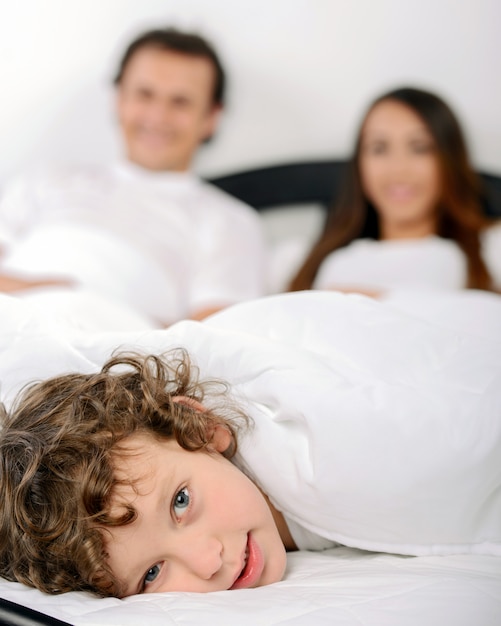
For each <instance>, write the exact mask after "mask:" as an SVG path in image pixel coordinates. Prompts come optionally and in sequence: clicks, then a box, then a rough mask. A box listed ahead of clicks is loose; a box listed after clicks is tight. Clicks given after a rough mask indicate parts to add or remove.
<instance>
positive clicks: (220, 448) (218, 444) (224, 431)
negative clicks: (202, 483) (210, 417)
mask: <svg viewBox="0 0 501 626" xmlns="http://www.w3.org/2000/svg"><path fill="white" fill-rule="evenodd" d="M172 402H177V403H178V404H184V405H185V406H188V407H190V408H192V409H194V410H195V411H199V412H200V413H205V412H206V411H207V409H206V408H205V407H204V405H203V404H201V403H200V402H198V400H194V399H193V398H189V397H188V396H174V397H173V398H172ZM211 428H212V429H213V430H212V437H211V440H210V447H211V448H212V449H214V450H215V451H216V452H220V453H221V454H224V453H225V452H226V451H227V450H230V448H231V447H232V446H233V443H234V442H233V435H232V434H231V431H230V430H229V429H228V428H226V426H224V425H223V424H216V425H215V426H211Z"/></svg>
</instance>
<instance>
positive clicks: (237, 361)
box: [0, 292, 501, 626]
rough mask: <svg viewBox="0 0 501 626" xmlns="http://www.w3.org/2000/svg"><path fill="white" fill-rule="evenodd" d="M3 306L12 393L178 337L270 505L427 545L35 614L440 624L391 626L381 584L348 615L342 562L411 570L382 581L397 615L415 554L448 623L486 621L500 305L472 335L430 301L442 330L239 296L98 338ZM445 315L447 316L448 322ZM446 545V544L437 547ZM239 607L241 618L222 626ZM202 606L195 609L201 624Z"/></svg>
mask: <svg viewBox="0 0 501 626" xmlns="http://www.w3.org/2000/svg"><path fill="white" fill-rule="evenodd" d="M0 304H1V307H0V317H1V323H2V326H1V331H0V332H1V345H0V348H1V352H0V379H1V380H2V397H3V399H4V400H5V401H6V402H7V404H8V403H9V402H10V401H11V400H12V397H13V395H14V393H15V391H16V390H17V389H19V387H20V386H21V385H22V384H23V383H24V382H26V381H28V380H31V379H33V378H37V377H46V376H49V375H53V374H56V373H61V372H66V371H68V370H80V371H93V370H95V369H96V368H97V367H98V366H99V364H100V363H102V362H103V360H104V359H106V358H107V357H108V356H109V354H110V352H111V351H112V350H114V349H116V348H117V347H124V348H127V349H131V348H133V349H141V350H146V351H155V352H161V351H164V350H167V349H169V348H171V347H178V346H183V347H185V348H187V349H188V351H189V352H190V353H191V354H192V356H193V358H194V360H195V362H196V363H197V364H198V366H199V367H200V370H201V375H202V377H204V376H210V377H220V378H223V379H226V380H228V381H229V382H230V383H231V385H232V388H233V390H234V393H235V395H236V396H237V397H238V398H239V399H240V400H241V401H242V402H245V405H246V408H247V410H248V412H249V413H250V415H251V417H252V418H253V420H254V424H255V426H254V429H253V431H252V432H251V434H250V435H248V436H246V437H245V438H244V439H243V441H242V445H241V452H240V457H241V458H240V459H239V462H240V463H242V465H244V466H245V467H246V468H247V469H248V471H249V472H250V473H251V474H252V475H253V476H254V477H255V479H256V480H257V482H258V483H259V484H260V485H261V486H262V487H263V489H264V490H265V491H266V492H268V493H269V494H271V496H272V500H273V501H274V503H275V505H276V506H277V507H278V508H279V509H282V510H283V511H284V512H286V514H287V515H288V516H290V517H291V518H292V519H294V520H295V521H297V522H298V523H300V524H302V525H304V526H306V527H307V528H309V529H311V530H313V531H315V532H318V533H320V534H322V535H324V536H327V537H330V538H332V539H333V540H335V541H338V542H340V543H342V544H344V545H346V546H350V547H351V548H358V549H360V548H361V549H366V550H374V551H382V552H392V553H403V554H416V555H423V556H422V557H420V558H419V559H417V560H415V559H408V558H404V557H397V556H388V555H384V556H377V555H372V554H367V553H359V552H357V550H349V549H347V548H342V549H338V550H332V551H329V552H328V553H319V554H315V555H313V554H312V555H308V553H300V554H298V555H292V556H291V557H290V559H289V566H290V568H292V569H289V570H288V573H287V575H286V579H285V580H284V581H283V582H282V583H279V584H278V585H275V586H272V587H270V588H268V589H261V590H259V589H258V590H250V591H247V592H245V591H243V592H235V591H232V592H223V593H221V594H213V595H212V594H211V595H210V596H207V597H201V596H187V595H186V594H165V595H164V594H159V595H158V596H156V597H154V598H151V597H150V596H145V597H141V598H138V599H135V598H132V599H130V600H129V601H119V600H96V599H90V598H88V596H85V594H69V596H71V598H74V600H73V599H68V600H66V599H65V598H50V599H48V600H45V598H44V602H43V606H44V607H45V608H44V610H46V611H47V612H48V613H50V614H52V615H56V616H59V617H62V618H63V619H64V615H65V614H66V613H65V612H64V611H63V612H61V608H62V607H64V606H66V604H65V603H66V602H69V603H70V607H73V608H71V611H73V612H74V613H75V614H76V615H78V619H77V623H82V624H84V623H85V624H87V623H96V624H97V623H110V624H112V623H113V624H114V623H116V624H128V623H131V624H132V623H139V622H138V621H134V620H133V618H132V617H130V616H131V615H132V616H133V615H136V620H137V615H138V614H137V613H134V610H135V609H134V607H135V606H136V603H140V605H141V608H140V612H141V613H142V614H143V616H145V615H146V613H144V611H145V610H146V607H147V611H148V615H149V617H148V618H147V621H148V623H157V621H155V620H156V619H157V613H158V615H160V614H162V616H163V621H162V623H169V622H168V621H166V619H165V615H164V612H165V611H167V613H168V614H169V618H170V619H171V620H172V621H171V622H170V623H176V624H177V623H179V624H181V623H183V624H184V623H186V624H192V623H211V622H210V620H211V619H212V617H213V618H214V623H218V624H223V623H242V624H244V623H249V624H251V623H253V624H257V623H259V624H261V623H270V624H279V623H288V624H300V623H304V624H310V623H319V624H321V623H334V619H333V617H332V619H331V609H332V610H333V606H334V605H335V606H336V610H335V611H334V613H332V616H334V615H335V617H336V620H337V621H335V623H340V624H345V623H346V624H365V623H367V624H371V625H372V624H378V626H379V624H393V623H394V624H397V623H398V624H405V626H407V624H414V623H415V624H418V623H419V624H422V623H426V624H430V623H437V624H439V623H445V622H444V621H436V622H433V621H430V619H425V620H424V621H420V620H417V621H412V619H414V618H412V617H411V615H409V620H410V621H404V618H403V617H402V615H400V621H391V619H389V618H388V615H384V613H385V611H384V610H383V614H382V617H381V621H377V620H378V619H379V618H378V617H377V614H378V612H379V609H381V607H383V606H384V605H385V600H384V598H385V597H387V598H392V595H393V592H392V591H391V589H389V590H388V589H387V590H386V591H384V592H381V596H378V594H377V593H376V594H375V595H376V596H377V597H378V598H379V599H378V602H379V609H378V610H376V611H375V612H374V615H372V610H369V611H368V612H367V615H369V614H371V615H372V616H371V617H370V621H364V619H365V618H363V617H360V616H363V614H364V611H363V610H361V611H359V610H358V609H357V611H354V609H353V606H354V605H357V606H358V600H357V598H359V597H360V598H363V597H364V589H363V586H362V588H360V589H358V592H357V591H356V590H355V589H354V588H353V586H352V585H351V583H350V584H348V583H346V584H347V586H346V587H343V578H342V576H343V575H342V573H341V572H343V571H345V569H346V568H345V567H344V566H346V565H347V564H348V565H347V571H348V572H349V573H348V578H349V579H350V580H351V581H352V582H353V581H355V579H356V572H358V571H359V573H360V578H361V580H364V576H365V575H366V574H367V571H366V569H365V567H366V565H367V566H368V567H369V570H371V568H373V567H374V564H375V563H384V564H385V565H384V567H383V568H382V571H381V580H382V581H384V580H385V576H386V574H384V573H383V572H385V571H386V569H387V566H388V567H389V571H391V572H396V571H397V570H398V571H400V568H403V571H405V572H407V568H409V567H410V573H409V578H408V579H406V578H405V576H406V575H403V578H404V579H405V580H408V582H409V587H406V589H405V592H404V589H403V588H402V584H401V583H402V581H401V580H400V579H399V577H398V576H397V577H393V579H394V580H393V582H394V583H395V586H394V587H393V589H394V590H395V589H397V588H398V589H400V592H398V593H397V594H396V595H397V596H398V597H397V598H392V600H391V602H390V605H393V604H394V603H395V602H396V605H395V607H396V610H397V612H396V613H395V615H397V614H398V606H399V604H401V603H402V602H403V604H404V605H405V604H406V601H405V600H401V599H402V598H404V597H406V595H407V594H410V595H409V597H412V602H411V603H410V604H412V603H413V602H415V600H416V598H418V597H420V595H421V591H419V592H418V588H419V589H421V588H422V589H424V587H426V586H427V585H428V582H426V581H427V580H428V578H427V576H422V570H420V569H419V568H420V566H419V565H413V564H414V563H416V564H417V563H422V564H423V567H424V570H426V569H427V567H428V566H429V567H430V570H429V571H430V579H429V581H430V582H429V584H430V585H435V583H436V582H437V581H442V582H443V576H445V577H446V578H448V577H451V578H450V580H451V585H452V587H451V589H454V595H455V597H456V600H455V602H457V603H458V605H460V606H463V608H462V609H461V610H459V611H457V614H456V609H455V608H454V607H452V606H451V605H450V603H449V602H448V601H447V602H444V601H441V600H440V599H439V598H438V596H437V598H435V599H434V600H433V602H434V606H435V607H441V608H440V611H439V612H437V616H439V617H440V619H442V618H444V616H446V617H447V619H449V618H450V617H451V616H452V615H454V621H453V622H449V623H454V624H461V623H464V624H469V623H478V624H491V623H492V624H494V623H496V622H495V621H489V620H490V619H491V618H492V617H493V615H494V614H495V613H496V612H497V615H499V616H501V604H500V601H499V600H500V598H501V583H500V580H501V566H500V562H501V558H500V556H501V333H500V332H499V327H498V324H497V320H498V319H499V318H498V317H497V316H495V315H492V318H490V317H488V319H492V323H491V322H489V324H490V326H489V327H485V324H484V331H483V332H482V333H480V334H483V335H484V336H485V337H486V339H482V338H481V337H478V336H475V334H467V333H459V332H457V331H456V330H450V329H448V328H446V327H445V326H444V324H445V323H446V321H447V316H446V313H447V311H446V308H447V307H445V308H444V307H442V310H441V317H440V322H441V324H431V323H428V322H426V321H422V320H420V319H418V318H415V317H412V316H409V315H406V314H405V313H401V312H399V311H398V310H397V309H396V308H395V307H392V306H391V305H390V304H380V303H377V302H374V301H372V300H369V299H367V298H364V297H361V296H344V295H341V294H335V293H320V292H310V293H308V294H291V295H288V296H276V297H271V298H268V299H264V300H260V301H256V302H251V303H248V304H242V305H238V306H235V307H232V308H231V309H228V310H227V311H225V312H223V313H220V314H218V315H215V316H213V317H212V318H211V319H210V320H208V321H207V322H205V323H203V324H200V323H196V322H188V321H185V322H179V323H178V324H176V325H175V326H173V327H171V328H170V329H168V330H165V331H145V332H134V333H132V332H129V333H110V332H108V333H101V334H97V333H84V332H78V331H72V330H71V329H70V328H69V327H65V328H64V329H63V328H61V327H59V326H58V324H57V323H56V322H55V320H54V319H49V318H46V319H43V318H41V317H40V316H38V317H35V316H34V315H33V310H32V309H30V307H29V306H28V305H27V304H26V303H22V302H19V301H16V300H14V299H11V298H8V297H5V298H3V299H2V301H1V303H0ZM454 306H457V303H456V305H454V302H453V301H452V304H451V306H450V307H449V310H448V314H449V315H454ZM496 307H497V310H498V311H500V315H501V304H499V302H494V301H489V305H488V306H486V308H485V311H487V310H488V311H489V315H490V314H491V313H492V312H493V311H494V310H495V309H496ZM478 310H479V311H480V312H481V311H482V307H480V308H479V309H478ZM450 326H452V327H454V326H455V324H454V318H452V317H451V323H450ZM456 326H457V324H456ZM476 334H477V335H478V334H479V333H476ZM441 554H444V555H447V554H448V555H455V554H456V555H457V556H447V557H438V556H433V555H441ZM465 555H466V556H465ZM468 555H470V556H468ZM303 559H304V562H308V563H309V562H311V563H315V564H317V563H318V565H319V566H320V567H319V570H318V576H319V577H320V578H317V573H316V569H315V568H316V565H315V566H314V567H313V569H312V570H311V575H310V574H308V573H306V574H305V572H304V571H303V570H302V569H301V567H300V564H301V563H303ZM378 559H379V560H378ZM381 559H382V560H381ZM322 564H324V565H325V568H323V567H322ZM427 564H428V565H427ZM458 564H459V565H458ZM296 567H297V568H298V569H295V568H296ZM394 568H397V569H394ZM437 568H438V569H437ZM441 568H443V569H441ZM463 568H464V569H463ZM469 568H471V569H469ZM458 569H459V570H461V572H462V573H460V574H459V576H457V572H458ZM377 570H378V567H377V566H376V567H375V570H374V571H375V572H377ZM424 570H423V571H424ZM320 572H325V576H326V579H325V580H323V579H322V575H321V574H320ZM417 572H419V574H418V575H417V576H416V573H417ZM437 572H438V574H437ZM440 572H442V574H443V576H442V574H441V573H440ZM465 572H466V573H465ZM468 572H469V573H468ZM437 575H438V578H437ZM339 576H341V578H339ZM296 577H299V579H297V578H296ZM350 577H351V578H350ZM390 578H392V577H391V576H390ZM298 580H299V582H298ZM462 580H467V581H470V582H471V580H476V581H477V583H478V585H477V586H476V587H475V585H473V587H475V589H476V590H475V592H474V596H475V598H476V599H475V603H477V602H478V605H479V606H478V607H477V611H484V612H485V619H484V621H482V620H480V621H477V622H470V621H465V620H468V619H469V617H471V616H472V613H468V611H467V610H466V605H467V604H468V600H467V598H468V597H469V596H468V593H466V591H465V590H463V591H464V593H463V591H461V589H462V585H461V581H462ZM294 581H296V582H294ZM322 581H323V582H322ZM418 581H420V582H418ZM432 581H434V582H432ZM470 582H468V583H467V585H466V586H467V587H468V589H470ZM374 585H375V586H376V587H377V586H378V583H377V580H373V581H372V582H371V583H370V584H369V586H368V589H370V591H369V595H370V596H371V598H372V599H374V597H375V595H374ZM414 585H418V587H415V586H414ZM440 586H441V585H440V584H438V586H437V587H436V588H435V590H436V593H438V594H439V595H440V594H442V593H445V592H443V591H442V592H441V591H439V589H440ZM390 587H391V585H390ZM404 587H405V585H404ZM18 588H19V586H17V585H15V584H13V583H10V584H8V583H5V584H4V587H1V588H0V593H2V594H3V595H4V597H10V598H11V599H15V598H14V596H16V593H17V591H16V590H17V589H18ZM4 589H7V590H10V591H8V593H9V594H10V596H7V595H5V593H4ZM484 589H489V591H486V592H485V595H486V597H488V598H489V599H488V600H487V601H485V599H484V600H481V599H480V598H481V597H483V596H484V591H483V590H484ZM479 590H482V591H479ZM237 593H238V596H237V595H234V594H237ZM298 593H299V597H298ZM324 593H325V594H326V595H325V598H324V597H323V594H324ZM422 593H423V594H424V597H426V595H427V594H426V591H424V590H422ZM434 593H435V591H434V592H433V594H432V596H433V597H434ZM283 594H285V595H283ZM332 594H334V595H335V597H338V594H339V597H340V598H343V597H345V600H343V601H342V602H341V603H342V604H343V603H344V602H345V601H346V602H347V605H349V606H350V608H349V610H347V611H346V612H345V611H344V609H343V610H341V611H340V609H339V606H338V605H337V603H336V601H332ZM343 594H344V595H343ZM353 594H355V596H356V597H355V596H354V595H353ZM317 595H318V598H317ZM445 595H446V596H447V594H445ZM230 596H231V598H230ZM28 597H30V598H31V599H32V600H28ZM40 597H42V596H41V594H38V592H34V591H30V592H28V591H26V592H23V595H22V598H23V600H19V599H18V600H17V601H21V602H22V603H25V604H28V605H32V606H33V601H35V604H36V602H38V601H39V600H40ZM346 597H348V598H349V599H348V600H346ZM36 598H38V600H36ZM399 598H400V600H399ZM282 599H283V600H282ZM366 599H367V598H366ZM237 600H238V607H236V606H235V605H234V603H236V602H237ZM324 600H325V602H324ZM73 602H75V603H76V604H73ZM423 602H424V603H425V605H424V606H425V607H426V602H427V601H426V600H423ZM240 603H242V604H240ZM312 603H313V604H312ZM303 605H304V606H303ZM480 605H483V606H480ZM124 606H127V607H128V609H124V608H123V607H124ZM247 606H248V608H245V607H247ZM271 606H273V607H277V612H275V609H273V608H270V607H271ZM300 606H303V608H304V613H302V610H303V609H301V608H299V607H300ZM58 607H59V608H58ZM93 607H94V608H93ZM98 607H99V608H98ZM278 607H280V608H278ZM294 607H295V608H294ZM319 607H320V608H319ZM359 608H360V607H359ZM237 609H238V614H239V615H240V611H242V610H243V611H245V612H246V617H245V618H244V617H243V616H242V619H240V618H239V619H238V620H237V621H235V620H236V618H235V615H236V611H237ZM317 609H318V611H317ZM66 610H67V609H65V611H66ZM388 610H389V609H388ZM95 611H97V613H95ZM150 611H151V615H150ZM199 611H204V613H203V614H204V618H203V619H202V621H198V622H197V621H196V620H197V618H196V615H198V616H200V613H199ZM450 611H452V613H450ZM270 612H271V613H270ZM298 612H299V613H298ZM91 613H92V617H89V616H90V614H91ZM390 613H391V610H390ZM411 613H412V611H411ZM449 613H450V614H449ZM313 614H315V620H316V621H310V620H309V619H308V618H305V621H301V615H303V616H307V615H310V616H311V615H313ZM66 615H67V614H66ZM126 615H127V616H128V617H125V616H126ZM265 615H266V616H268V617H267V618H266V619H264V616H265ZM356 615H358V617H356V618H355V617H354V616H356ZM216 616H217V619H216ZM232 616H233V617H232ZM374 616H376V617H374ZM74 617H75V616H74ZM150 617H151V619H150ZM341 618H342V619H341ZM66 619H68V618H67V617H66ZM130 619H132V621H130ZM245 619H247V620H248V621H245ZM356 619H358V620H359V621H356ZM406 619H407V618H406ZM444 619H445V618H444ZM461 619H463V621H461ZM92 620H94V621H92ZM128 620H129V621H128ZM208 620H209V621H208ZM225 620H227V621H225ZM281 620H283V621H281ZM343 620H344V621H343ZM367 620H369V618H367ZM374 620H376V621H374ZM70 621H71V620H70ZM158 623H160V621H158Z"/></svg>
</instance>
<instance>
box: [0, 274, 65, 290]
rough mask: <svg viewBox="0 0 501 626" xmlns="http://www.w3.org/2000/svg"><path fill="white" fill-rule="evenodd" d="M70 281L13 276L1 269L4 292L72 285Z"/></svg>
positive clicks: (0, 282)
mask: <svg viewBox="0 0 501 626" xmlns="http://www.w3.org/2000/svg"><path fill="white" fill-rule="evenodd" d="M70 284H71V283H70V282H69V281H65V280H61V279H56V278H54V279H53V278H46V279H36V280H31V279H28V278H20V277H19V276H11V275H10V274H4V273H3V272H1V271H0V291H1V292H3V293H14V292H16V291H22V290H24V289H33V288H35V287H56V286H65V285H70Z"/></svg>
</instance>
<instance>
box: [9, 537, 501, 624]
mask: <svg viewBox="0 0 501 626" xmlns="http://www.w3.org/2000/svg"><path fill="white" fill-rule="evenodd" d="M0 596H1V597H2V598H6V599H7V600H11V601H13V602H16V603H19V604H23V605H25V606H29V607H31V608H34V609H36V610H38V611H41V612H43V613H46V614H48V615H50V616H52V617H55V618H58V619H61V620H63V621H65V622H68V623H70V624H75V625H82V626H83V625H86V626H91V625H93V626H98V625H101V624H102V625H108V626H111V625H114V626H137V625H138V624H149V625H150V626H157V625H158V626H169V625H174V624H175V625H179V626H181V625H182V626H188V625H193V626H194V625H198V626H199V625H200V624H207V625H212V624H214V626H216V625H218V626H230V625H231V626H234V625H235V624H239V625H241V626H257V625H258V624H259V625H260V626H261V625H268V626H272V625H278V624H284V625H287V626H295V625H298V626H299V625H301V626H303V625H304V626H326V625H327V624H336V626H424V625H426V626H445V625H447V624H451V625H452V624H453V625H454V626H498V625H499V624H500V622H501V559H499V558H497V557H486V556H475V555H469V556H449V557H435V556H431V557H402V556H394V555H388V554H374V553H369V552H363V551H359V550H355V549H350V548H336V549H331V550H326V551H324V552H306V551H303V552H297V553H291V554H289V555H288V563H287V571H286V576H285V579H284V580H283V581H282V582H279V583H276V584H274V585H271V586H269V587H262V588H259V589H248V590H242V591H222V592H217V593H212V594H189V593H165V594H149V595H141V596H132V597H130V598H127V599H125V600H118V599H116V598H105V599H97V598H94V597H91V596H90V595H89V594H85V593H69V594H65V595H64V596H56V597H51V596H48V595H45V594H42V593H40V592H39V591H36V590H34V589H28V588H26V587H24V586H23V585H20V584H18V583H7V582H0Z"/></svg>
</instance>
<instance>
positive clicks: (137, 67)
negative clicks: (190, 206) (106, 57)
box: [117, 47, 219, 171]
mask: <svg viewBox="0 0 501 626" xmlns="http://www.w3.org/2000/svg"><path fill="white" fill-rule="evenodd" d="M214 80H215V70H214V67H213V66H212V64H211V62H210V61H209V60H208V59H206V58H203V57H196V56H190V55H187V54H181V53H177V52H171V51H167V50H161V49H157V48H148V47H145V48H142V49H139V50H138V51H137V52H135V53H134V55H133V56H132V57H131V59H130V60H129V62H128V64H127V66H126V67H125V70H124V73H123V76H122V80H121V82H120V84H119V86H118V90H117V110H118V119H119V122H120V126H121V129H122V134H123V138H124V141H125V148H126V153H127V157H128V158H129V160H130V161H132V162H133V163H135V164H137V165H140V166H141V167H144V168H146V169H149V170H155V171H162V170H171V171H184V170H187V169H189V168H190V166H191V162H192V159H193V157H194V154H195V152H196V150H197V148H198V146H199V145H200V143H201V142H203V141H204V140H205V139H207V138H208V137H210V136H211V135H212V133H213V132H214V130H215V126H216V122H217V117H218V114H219V107H218V106H216V105H214V103H213V101H212V93H213V87H214Z"/></svg>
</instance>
